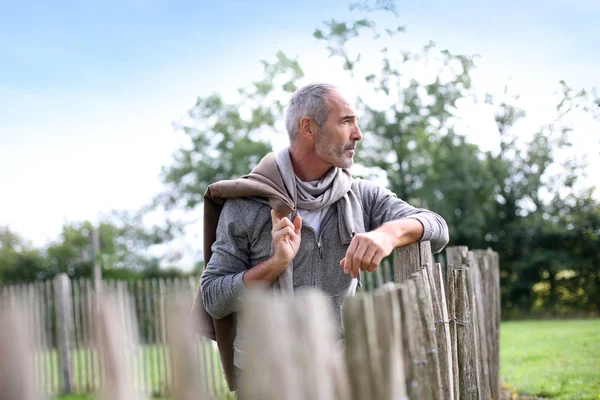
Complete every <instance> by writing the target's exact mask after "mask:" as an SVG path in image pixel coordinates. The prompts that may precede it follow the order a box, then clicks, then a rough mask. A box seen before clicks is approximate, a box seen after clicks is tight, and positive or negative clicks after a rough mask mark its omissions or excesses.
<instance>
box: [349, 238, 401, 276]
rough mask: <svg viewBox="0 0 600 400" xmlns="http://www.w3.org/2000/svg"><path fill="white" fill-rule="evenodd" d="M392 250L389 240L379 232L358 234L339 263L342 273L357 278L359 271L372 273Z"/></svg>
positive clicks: (391, 243) (392, 245)
mask: <svg viewBox="0 0 600 400" xmlns="http://www.w3.org/2000/svg"><path fill="white" fill-rule="evenodd" d="M392 250H394V243H393V242H392V240H391V238H390V237H389V236H388V235H386V234H385V233H384V232H381V231H377V230H375V231H372V232H368V233H359V234H357V235H356V236H354V238H353V239H352V242H350V247H348V251H346V257H344V258H343V259H342V261H340V265H341V266H342V267H344V273H346V274H352V277H353V278H356V277H358V273H359V270H362V271H369V272H373V271H374V270H375V268H377V266H378V265H379V263H380V262H381V260H383V259H384V258H385V257H387V256H389V255H390V254H391V253H392Z"/></svg>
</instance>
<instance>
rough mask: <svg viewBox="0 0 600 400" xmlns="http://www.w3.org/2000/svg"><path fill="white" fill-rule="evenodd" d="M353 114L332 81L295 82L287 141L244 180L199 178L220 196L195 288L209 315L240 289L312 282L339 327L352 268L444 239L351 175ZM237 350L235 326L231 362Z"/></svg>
mask: <svg viewBox="0 0 600 400" xmlns="http://www.w3.org/2000/svg"><path fill="white" fill-rule="evenodd" d="M357 122H358V116H357V115H356V112H355V111H354V109H353V108H352V106H351V105H350V104H349V103H348V102H347V101H346V100H345V99H344V97H343V96H342V94H341V93H340V91H339V90H338V89H337V88H336V87H334V86H332V85H328V84H312V85H308V86H305V87H303V88H301V89H299V90H298V91H296V92H295V93H294V94H293V95H292V98H291V100H290V103H289V106H288V109H287V112H286V117H285V125H286V129H287V132H288V135H289V138H290V146H289V148H286V149H284V150H283V151H281V152H280V153H278V154H270V155H268V156H266V157H265V158H264V159H263V160H262V161H261V162H260V163H259V165H258V167H257V168H256V169H255V170H254V171H253V172H252V173H251V174H250V175H248V176H245V177H243V178H244V179H238V180H235V181H225V182H223V183H220V184H215V185H211V187H209V190H208V191H207V195H205V196H206V197H207V198H208V199H212V200H214V199H219V198H220V199H222V200H223V199H226V200H225V201H224V203H223V202H222V209H221V210H220V216H219V218H218V225H217V227H216V235H215V240H214V243H212V247H211V248H210V251H211V252H212V255H211V256H210V259H209V260H208V262H207V265H206V268H205V270H204V272H203V274H202V278H201V287H200V289H201V294H200V297H201V299H200V300H202V301H203V302H204V307H205V309H206V311H208V313H209V314H210V315H211V316H212V317H213V318H214V319H216V320H220V319H222V318H225V317H227V316H229V315H232V314H233V313H235V312H236V311H237V310H238V307H239V301H240V299H242V297H243V295H244V293H245V291H246V290H248V288H252V287H256V286H260V287H264V286H265V285H266V286H269V285H272V286H274V287H278V288H280V289H281V290H294V289H299V288H307V287H313V288H318V289H320V290H322V291H323V292H324V293H325V294H327V295H328V296H329V297H330V299H331V303H332V306H333V309H334V312H335V318H336V322H337V323H338V326H339V327H340V330H341V327H342V323H341V322H342V321H341V318H342V317H341V316H342V313H341V307H342V304H343V301H344V298H345V296H347V295H353V294H354V292H355V289H356V284H357V277H358V275H359V271H360V270H362V271H369V272H371V271H373V270H374V269H375V268H377V266H378V265H379V263H380V262H381V261H382V260H383V259H384V258H385V257H386V256H388V255H389V254H391V252H392V250H393V249H394V248H396V247H400V246H405V245H408V244H411V243H415V242H417V241H419V240H429V241H431V245H432V250H433V252H439V251H441V250H442V249H443V247H444V246H445V245H446V244H447V242H448V227H447V225H446V222H445V221H444V219H443V218H442V217H440V216H439V215H437V214H435V213H433V212H430V211H427V210H424V209H417V208H414V207H412V206H410V205H408V204H407V203H405V202H404V201H402V200H400V199H398V198H397V197H396V196H395V195H394V194H393V193H391V192H390V191H389V190H386V189H384V188H381V187H379V186H377V185H375V184H373V183H371V182H368V181H364V180H359V179H353V178H352V177H351V175H350V173H349V171H348V168H349V167H350V166H351V165H352V163H353V159H354V155H355V152H356V151H357V145H358V143H359V142H360V141H361V140H362V138H363V137H362V133H361V131H360V129H359V127H358V124H357ZM244 185H245V186H244ZM274 208H275V209H279V211H276V210H275V209H274ZM205 218H206V215H205ZM340 332H341V331H340ZM217 340H218V339H217ZM243 354H244V343H243V332H240V330H239V326H238V327H237V332H236V335H235V339H234V342H233V362H234V364H235V366H236V367H238V368H239V367H241V366H242V358H243ZM224 367H225V365H224Z"/></svg>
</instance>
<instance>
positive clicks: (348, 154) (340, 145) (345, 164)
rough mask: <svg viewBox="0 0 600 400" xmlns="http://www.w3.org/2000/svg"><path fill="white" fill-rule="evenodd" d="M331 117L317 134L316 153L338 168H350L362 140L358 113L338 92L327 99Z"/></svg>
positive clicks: (333, 92)
mask: <svg viewBox="0 0 600 400" xmlns="http://www.w3.org/2000/svg"><path fill="white" fill-rule="evenodd" d="M326 103H327V107H328V108H329V115H328V117H327V121H325V124H324V125H323V127H322V128H321V129H319V132H318V134H317V142H316V144H315V153H316V155H317V156H319V157H320V158H321V159H323V160H325V161H327V162H328V163H329V164H331V165H333V166H336V167H338V168H350V166H351V165H352V163H353V162H354V153H355V148H356V142H358V141H360V140H361V139H362V133H361V131H360V129H359V128H358V117H357V115H356V111H354V109H353V108H352V106H350V104H348V102H347V101H346V100H345V99H344V97H343V96H342V94H341V93H340V92H338V91H337V90H334V91H332V92H330V93H329V94H328V95H327V98H326Z"/></svg>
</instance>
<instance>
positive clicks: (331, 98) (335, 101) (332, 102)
mask: <svg viewBox="0 0 600 400" xmlns="http://www.w3.org/2000/svg"><path fill="white" fill-rule="evenodd" d="M327 100H328V102H329V106H330V107H331V108H330V110H331V111H333V110H336V111H339V112H342V113H344V114H353V115H356V110H355V109H354V107H352V105H351V104H350V103H349V102H348V100H346V98H345V97H344V95H343V94H342V93H341V92H340V91H339V90H338V89H334V90H332V91H331V92H330V93H329V95H328V96H327Z"/></svg>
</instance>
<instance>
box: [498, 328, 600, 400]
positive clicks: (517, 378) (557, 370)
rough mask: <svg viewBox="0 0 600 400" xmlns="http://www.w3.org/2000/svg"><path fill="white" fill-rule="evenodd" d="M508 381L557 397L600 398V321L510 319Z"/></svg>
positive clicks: (503, 337) (503, 335)
mask: <svg viewBox="0 0 600 400" xmlns="http://www.w3.org/2000/svg"><path fill="white" fill-rule="evenodd" d="M500 362H501V371H502V372H501V374H502V379H503V381H504V384H505V385H507V386H508V387H509V388H510V389H512V390H514V391H515V392H517V393H520V394H527V395H531V396H538V397H544V398H551V399H556V400H559V399H561V400H562V399H573V400H575V399H596V400H598V399H600V320H598V319H595V320H573V321H523V322H521V321H519V322H516V321H515V322H504V323H503V324H502V327H501V331H500Z"/></svg>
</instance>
